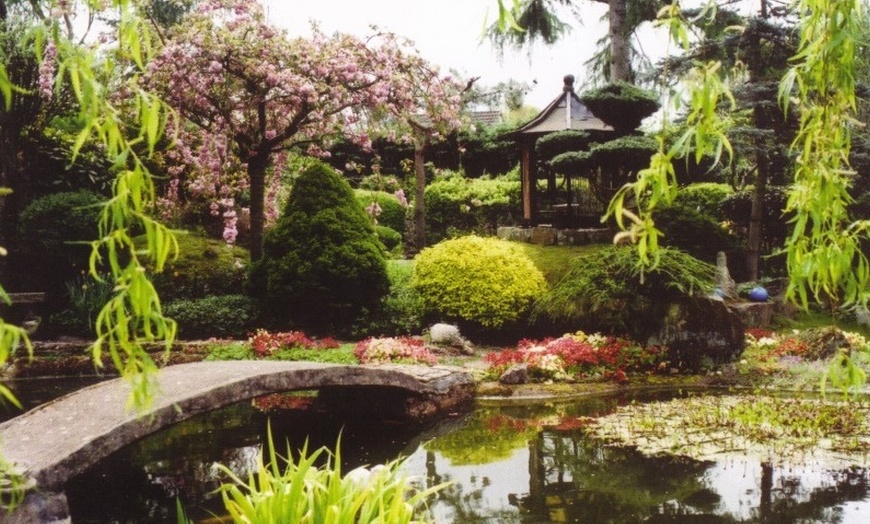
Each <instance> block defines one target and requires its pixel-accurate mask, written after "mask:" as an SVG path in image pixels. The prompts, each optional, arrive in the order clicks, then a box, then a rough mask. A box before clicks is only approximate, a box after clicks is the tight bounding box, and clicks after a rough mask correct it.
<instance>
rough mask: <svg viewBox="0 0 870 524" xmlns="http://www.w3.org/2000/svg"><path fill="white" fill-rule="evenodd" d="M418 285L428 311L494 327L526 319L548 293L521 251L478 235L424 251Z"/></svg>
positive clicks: (418, 264)
mask: <svg viewBox="0 0 870 524" xmlns="http://www.w3.org/2000/svg"><path fill="white" fill-rule="evenodd" d="M412 285H413V286H414V288H415V289H416V290H417V292H418V293H419V294H420V299H421V300H422V302H423V306H424V308H425V309H426V310H427V311H431V312H434V313H436V314H438V315H441V316H443V317H444V318H445V320H452V319H458V320H465V321H469V322H472V323H475V324H478V325H481V326H484V327H493V328H497V327H500V326H502V325H505V324H508V323H511V322H514V321H516V320H518V319H519V318H521V317H522V315H524V314H525V313H526V312H527V311H528V310H529V308H530V307H531V305H532V303H534V301H535V300H536V299H537V298H538V297H540V296H541V295H542V294H543V293H544V292H545V291H546V283H545V281H544V276H543V275H542V274H541V272H540V270H538V268H537V267H535V265H534V263H533V262H532V261H531V260H530V259H529V258H528V256H526V255H525V253H523V252H522V251H521V250H520V249H519V247H517V246H515V245H513V244H511V243H510V242H507V241H504V240H498V239H495V238H482V237H478V236H475V235H471V236H466V237H461V238H456V239H453V240H447V241H445V242H442V243H440V244H437V245H435V246H433V247H430V248H426V249H424V250H423V251H422V252H420V254H419V255H417V259H416V265H415V267H414V279H413V283H412Z"/></svg>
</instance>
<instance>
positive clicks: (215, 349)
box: [206, 341, 357, 364]
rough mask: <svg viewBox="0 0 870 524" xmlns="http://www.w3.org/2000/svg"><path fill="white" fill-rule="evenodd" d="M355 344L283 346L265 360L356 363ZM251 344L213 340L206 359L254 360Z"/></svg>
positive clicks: (255, 357)
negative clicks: (310, 346)
mask: <svg viewBox="0 0 870 524" xmlns="http://www.w3.org/2000/svg"><path fill="white" fill-rule="evenodd" d="M354 347H355V344H342V345H341V346H339V347H337V348H334V349H303V348H284V349H280V350H278V351H276V352H275V353H274V354H273V355H270V356H269V357H268V358H267V360H293V361H305V362H321V363H331V364H357V359H356V357H355V356H354V354H353V349H354ZM255 359H257V356H256V355H255V354H254V351H253V349H251V345H250V344H249V343H248V342H245V341H231V342H215V343H214V344H211V345H209V347H208V356H207V357H206V360H255Z"/></svg>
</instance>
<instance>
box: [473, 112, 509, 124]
mask: <svg viewBox="0 0 870 524" xmlns="http://www.w3.org/2000/svg"><path fill="white" fill-rule="evenodd" d="M469 116H470V117H471V119H472V120H473V121H474V122H475V123H478V124H482V125H487V126H493V125H496V124H500V123H501V121H502V117H501V111H471V112H470V113H469Z"/></svg>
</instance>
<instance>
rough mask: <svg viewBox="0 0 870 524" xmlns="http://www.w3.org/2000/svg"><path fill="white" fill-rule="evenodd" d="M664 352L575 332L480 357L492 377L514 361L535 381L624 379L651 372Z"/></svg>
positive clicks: (659, 361) (629, 342)
mask: <svg viewBox="0 0 870 524" xmlns="http://www.w3.org/2000/svg"><path fill="white" fill-rule="evenodd" d="M664 355H665V352H664V351H663V349H662V348H659V347H658V346H650V347H647V348H644V347H641V346H639V345H638V344H636V343H633V342H631V341H629V340H626V339H623V338H618V337H610V336H604V335H601V334H598V333H594V334H591V335H587V334H586V333H583V332H582V331H578V332H577V333H569V334H566V335H563V336H561V337H559V338H555V339H552V338H551V339H544V340H541V341H535V340H522V341H520V343H519V344H518V345H517V348H516V349H505V350H503V351H500V352H493V353H488V354H487V355H485V356H484V357H483V360H484V362H486V364H487V365H488V366H489V367H488V369H487V375H488V376H490V377H491V378H497V377H498V376H500V375H501V374H502V373H504V372H505V371H506V370H507V369H508V368H509V367H510V366H511V365H513V364H526V365H527V366H528V369H529V373H530V376H531V377H532V378H533V379H537V380H564V381H572V380H615V381H616V382H626V381H627V380H628V375H627V373H629V372H643V371H651V370H653V369H655V368H656V366H657V365H658V364H661V363H662V362H664V361H663V360H662V359H663V358H664Z"/></svg>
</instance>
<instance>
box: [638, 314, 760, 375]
mask: <svg viewBox="0 0 870 524" xmlns="http://www.w3.org/2000/svg"><path fill="white" fill-rule="evenodd" d="M743 332H744V324H743V320H742V319H741V318H740V315H738V314H737V313H736V312H735V311H734V310H732V309H731V308H729V307H728V306H727V305H726V304H725V303H724V302H721V301H718V300H712V299H709V298H694V297H693V298H687V299H684V300H682V301H680V302H677V303H674V304H672V305H671V308H670V311H669V312H668V315H667V318H666V319H665V320H664V323H663V325H662V328H661V329H660V331H659V333H658V334H657V335H654V336H653V337H650V339H649V340H648V341H647V344H649V345H662V346H666V347H667V348H668V358H669V359H670V361H671V366H672V367H674V368H678V369H684V370H689V371H698V370H701V369H704V368H708V367H711V366H714V365H718V364H725V363H728V362H733V361H735V360H736V359H737V357H738V356H740V353H741V352H742V351H743V346H744V337H743Z"/></svg>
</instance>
